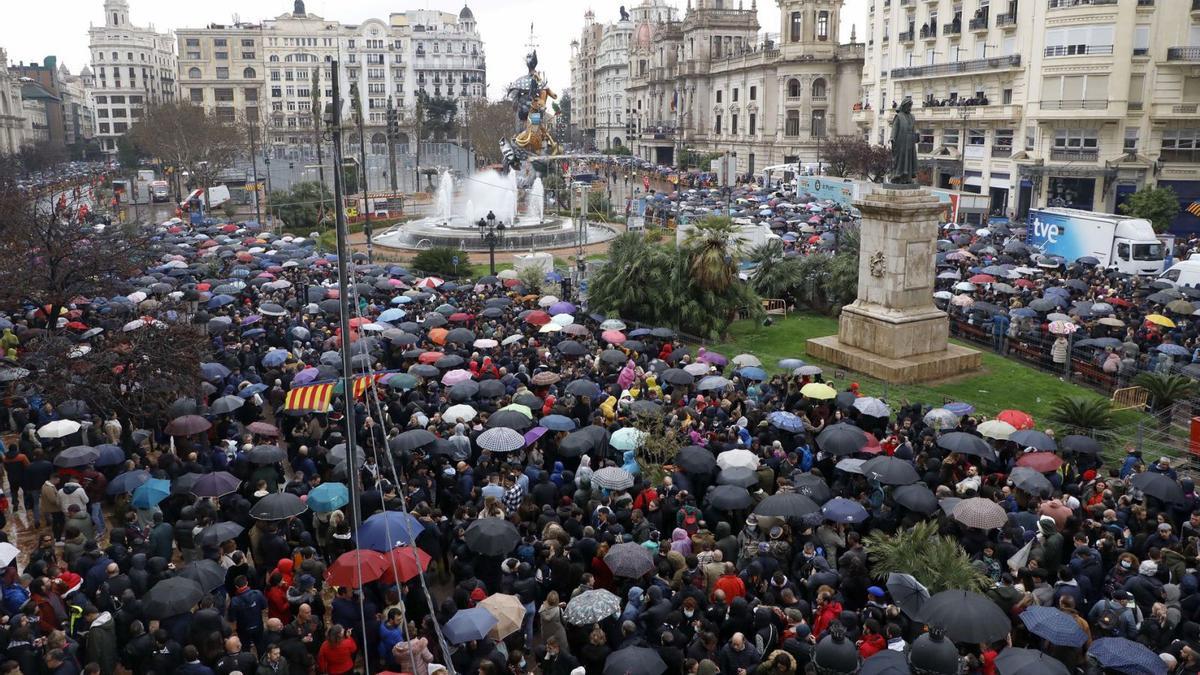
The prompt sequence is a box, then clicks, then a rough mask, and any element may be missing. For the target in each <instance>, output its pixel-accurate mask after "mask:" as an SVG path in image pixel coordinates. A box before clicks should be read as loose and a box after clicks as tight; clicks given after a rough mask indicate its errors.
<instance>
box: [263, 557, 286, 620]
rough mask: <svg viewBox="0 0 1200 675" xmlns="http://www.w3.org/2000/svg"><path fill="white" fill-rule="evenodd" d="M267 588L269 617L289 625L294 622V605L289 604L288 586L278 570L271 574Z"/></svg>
mask: <svg viewBox="0 0 1200 675" xmlns="http://www.w3.org/2000/svg"><path fill="white" fill-rule="evenodd" d="M269 584H270V585H269V587H268V588H267V617H268V618H271V619H279V620H280V621H282V622H283V623H284V625H287V624H289V623H291V622H292V605H291V603H289V602H288V598H287V589H288V584H287V583H286V582H285V581H284V579H283V575H282V574H280V572H279V571H278V570H276V571H274V572H272V573H271V578H270V581H269Z"/></svg>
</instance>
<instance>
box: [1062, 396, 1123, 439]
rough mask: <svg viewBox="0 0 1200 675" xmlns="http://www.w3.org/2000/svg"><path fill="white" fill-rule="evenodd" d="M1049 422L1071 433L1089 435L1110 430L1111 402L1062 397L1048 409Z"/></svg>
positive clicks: (1094, 398)
mask: <svg viewBox="0 0 1200 675" xmlns="http://www.w3.org/2000/svg"><path fill="white" fill-rule="evenodd" d="M1049 417H1050V421H1051V422H1054V423H1055V424H1059V425H1061V426H1062V427H1063V428H1065V429H1066V430H1068V431H1071V432H1082V433H1085V434H1086V433H1090V432H1091V431H1092V430H1094V429H1111V428H1112V427H1113V425H1114V424H1115V422H1114V421H1113V417H1112V402H1111V401H1109V400H1108V399H1106V398H1100V397H1098V396H1064V397H1062V398H1059V399H1057V400H1055V401H1054V403H1053V405H1052V407H1051V408H1050V415H1049Z"/></svg>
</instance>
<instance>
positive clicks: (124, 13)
mask: <svg viewBox="0 0 1200 675" xmlns="http://www.w3.org/2000/svg"><path fill="white" fill-rule="evenodd" d="M104 23H105V25H107V26H109V27H110V28H121V27H128V26H129V3H128V2H126V0H105V2H104Z"/></svg>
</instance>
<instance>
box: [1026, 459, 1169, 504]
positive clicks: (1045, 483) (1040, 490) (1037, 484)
mask: <svg viewBox="0 0 1200 675" xmlns="http://www.w3.org/2000/svg"><path fill="white" fill-rule="evenodd" d="M1008 480H1009V482H1010V483H1012V484H1013V486H1014V487H1016V488H1018V489H1020V490H1024V491H1025V492H1028V493H1029V494H1031V495H1036V496H1039V497H1049V496H1050V494H1051V493H1052V492H1054V486H1053V485H1051V484H1050V481H1049V479H1047V478H1046V477H1045V476H1043V475H1042V474H1040V473H1038V472H1037V470H1035V469H1031V468H1029V467H1027V466H1018V467H1016V468H1014V469H1013V470H1012V473H1010V474H1008ZM1180 494H1183V493H1182V491H1181V492H1180Z"/></svg>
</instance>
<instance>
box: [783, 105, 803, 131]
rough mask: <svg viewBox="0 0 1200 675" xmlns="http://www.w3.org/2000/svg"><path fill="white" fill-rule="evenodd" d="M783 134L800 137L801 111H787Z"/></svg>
mask: <svg viewBox="0 0 1200 675" xmlns="http://www.w3.org/2000/svg"><path fill="white" fill-rule="evenodd" d="M783 134H784V135H785V136H799V135H800V111H799V110H789V111H787V120H786V122H785V123H784V127H783Z"/></svg>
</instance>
